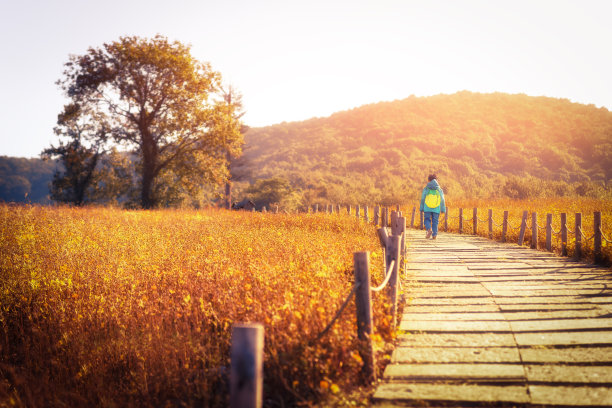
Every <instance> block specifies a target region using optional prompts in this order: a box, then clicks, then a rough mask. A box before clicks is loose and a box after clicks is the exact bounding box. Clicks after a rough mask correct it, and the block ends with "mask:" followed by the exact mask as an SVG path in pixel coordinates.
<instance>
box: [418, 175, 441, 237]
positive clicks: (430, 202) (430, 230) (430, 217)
mask: <svg viewBox="0 0 612 408" xmlns="http://www.w3.org/2000/svg"><path fill="white" fill-rule="evenodd" d="M436 179H437V177H436V175H435V174H430V175H429V177H428V180H429V182H428V183H427V185H426V186H425V188H424V189H423V194H421V212H422V213H423V216H424V218H425V220H424V222H425V229H426V230H427V233H426V234H425V238H426V239H429V238H432V239H436V237H437V236H438V220H439V218H440V213H445V212H446V204H445V203H444V192H443V191H442V188H441V187H440V185H439V184H438V180H436Z"/></svg>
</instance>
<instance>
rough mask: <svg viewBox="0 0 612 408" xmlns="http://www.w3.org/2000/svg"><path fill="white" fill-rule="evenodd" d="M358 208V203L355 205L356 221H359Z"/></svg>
mask: <svg viewBox="0 0 612 408" xmlns="http://www.w3.org/2000/svg"><path fill="white" fill-rule="evenodd" d="M359 210H360V208H359V204H357V205H356V206H355V216H356V218H357V221H359Z"/></svg>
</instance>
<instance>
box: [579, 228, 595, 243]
mask: <svg viewBox="0 0 612 408" xmlns="http://www.w3.org/2000/svg"><path fill="white" fill-rule="evenodd" d="M578 231H580V235H581V236H582V238H584V240H585V241H590V240H592V239H594V238H595V234H593V235H591V236H590V237H588V238H587V236H586V235H584V232H582V228H578Z"/></svg>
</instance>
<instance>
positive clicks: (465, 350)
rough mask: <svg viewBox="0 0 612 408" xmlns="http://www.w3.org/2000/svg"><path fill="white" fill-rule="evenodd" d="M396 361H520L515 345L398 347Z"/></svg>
mask: <svg viewBox="0 0 612 408" xmlns="http://www.w3.org/2000/svg"><path fill="white" fill-rule="evenodd" d="M391 361H393V362H394V363H520V362H521V356H520V354H519V350H518V349H517V348H514V347H423V348H419V347H397V348H396V349H395V350H394V352H393V355H392V357H391Z"/></svg>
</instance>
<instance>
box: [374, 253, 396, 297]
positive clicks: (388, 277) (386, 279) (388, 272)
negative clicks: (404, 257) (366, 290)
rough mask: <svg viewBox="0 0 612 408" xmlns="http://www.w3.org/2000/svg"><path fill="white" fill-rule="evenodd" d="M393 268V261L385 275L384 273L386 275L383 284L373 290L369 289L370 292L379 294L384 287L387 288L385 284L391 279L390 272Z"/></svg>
mask: <svg viewBox="0 0 612 408" xmlns="http://www.w3.org/2000/svg"><path fill="white" fill-rule="evenodd" d="M394 267H395V259H394V260H392V261H391V263H390V264H389V268H387V273H386V274H387V275H386V276H385V280H384V281H383V283H381V284H380V285H378V286H377V287H375V288H370V290H371V291H372V292H380V291H381V290H383V289H384V288H385V286H387V283H389V279H391V272H393V268H394Z"/></svg>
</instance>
